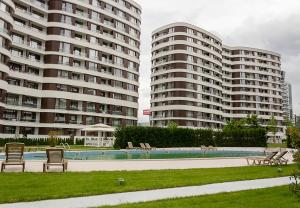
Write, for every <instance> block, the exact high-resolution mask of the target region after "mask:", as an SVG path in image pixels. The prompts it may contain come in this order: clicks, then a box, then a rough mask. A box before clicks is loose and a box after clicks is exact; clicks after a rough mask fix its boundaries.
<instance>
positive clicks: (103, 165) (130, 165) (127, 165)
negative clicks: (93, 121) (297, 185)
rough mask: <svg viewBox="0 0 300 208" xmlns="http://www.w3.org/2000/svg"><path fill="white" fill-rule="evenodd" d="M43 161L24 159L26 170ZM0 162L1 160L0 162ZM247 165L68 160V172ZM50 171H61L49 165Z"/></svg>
mask: <svg viewBox="0 0 300 208" xmlns="http://www.w3.org/2000/svg"><path fill="white" fill-rule="evenodd" d="M43 162H44V161H37V160H35V161H30V160H28V161H26V168H25V171H26V172H42V171H43ZM0 163H1V162H0ZM240 166H247V162H246V159H244V158H229V159H220V158H218V159H170V160H84V161H82V160H69V165H68V172H90V171H121V170H127V171H130V170H164V169H191V168H222V167H240ZM5 171H6V172H19V171H20V166H19V167H18V166H16V167H14V166H10V167H7V170H5ZM50 171H61V168H56V167H51V168H50Z"/></svg>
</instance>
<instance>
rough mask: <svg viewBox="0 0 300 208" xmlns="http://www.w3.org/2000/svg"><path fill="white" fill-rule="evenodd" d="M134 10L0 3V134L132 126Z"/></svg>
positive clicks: (31, 0)
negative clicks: (98, 124)
mask: <svg viewBox="0 0 300 208" xmlns="http://www.w3.org/2000/svg"><path fill="white" fill-rule="evenodd" d="M140 25H141V7H140V6H139V5H138V4H137V3H135V2H134V1H132V0H0V78H1V79H0V134H1V135H16V136H22V135H47V134H48V132H49V131H50V130H60V131H61V133H62V134H63V135H79V134H80V129H82V128H84V127H85V126H87V125H92V124H97V123H104V124H108V125H111V126H120V125H136V124H137V111H138V87H139V84H138V79H139V56H140V49H139V48H140Z"/></svg>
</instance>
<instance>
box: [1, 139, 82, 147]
mask: <svg viewBox="0 0 300 208" xmlns="http://www.w3.org/2000/svg"><path fill="white" fill-rule="evenodd" d="M10 142H20V143H24V144H25V146H48V145H49V139H45V138H37V139H27V138H18V139H14V138H9V139H0V146H1V147H3V146H4V145H5V144H6V143H10ZM60 143H68V144H73V139H60V138H58V139H57V144H60ZM83 143H84V140H83V139H80V140H79V139H77V140H76V144H77V145H83Z"/></svg>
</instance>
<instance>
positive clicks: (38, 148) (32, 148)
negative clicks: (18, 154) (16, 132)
mask: <svg viewBox="0 0 300 208" xmlns="http://www.w3.org/2000/svg"><path fill="white" fill-rule="evenodd" d="M56 147H62V146H60V145H57V146H56ZM47 148H49V146H43V145H40V146H25V152H36V151H45V150H46V149H47ZM113 149H114V148H112V147H110V148H108V147H85V146H83V145H70V150H78V151H79V150H113ZM0 152H4V147H0Z"/></svg>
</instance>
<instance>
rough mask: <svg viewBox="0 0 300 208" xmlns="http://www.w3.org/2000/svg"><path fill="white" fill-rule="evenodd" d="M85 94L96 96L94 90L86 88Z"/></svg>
mask: <svg viewBox="0 0 300 208" xmlns="http://www.w3.org/2000/svg"><path fill="white" fill-rule="evenodd" d="M86 94H88V95H96V90H94V89H89V88H87V89H86Z"/></svg>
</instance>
